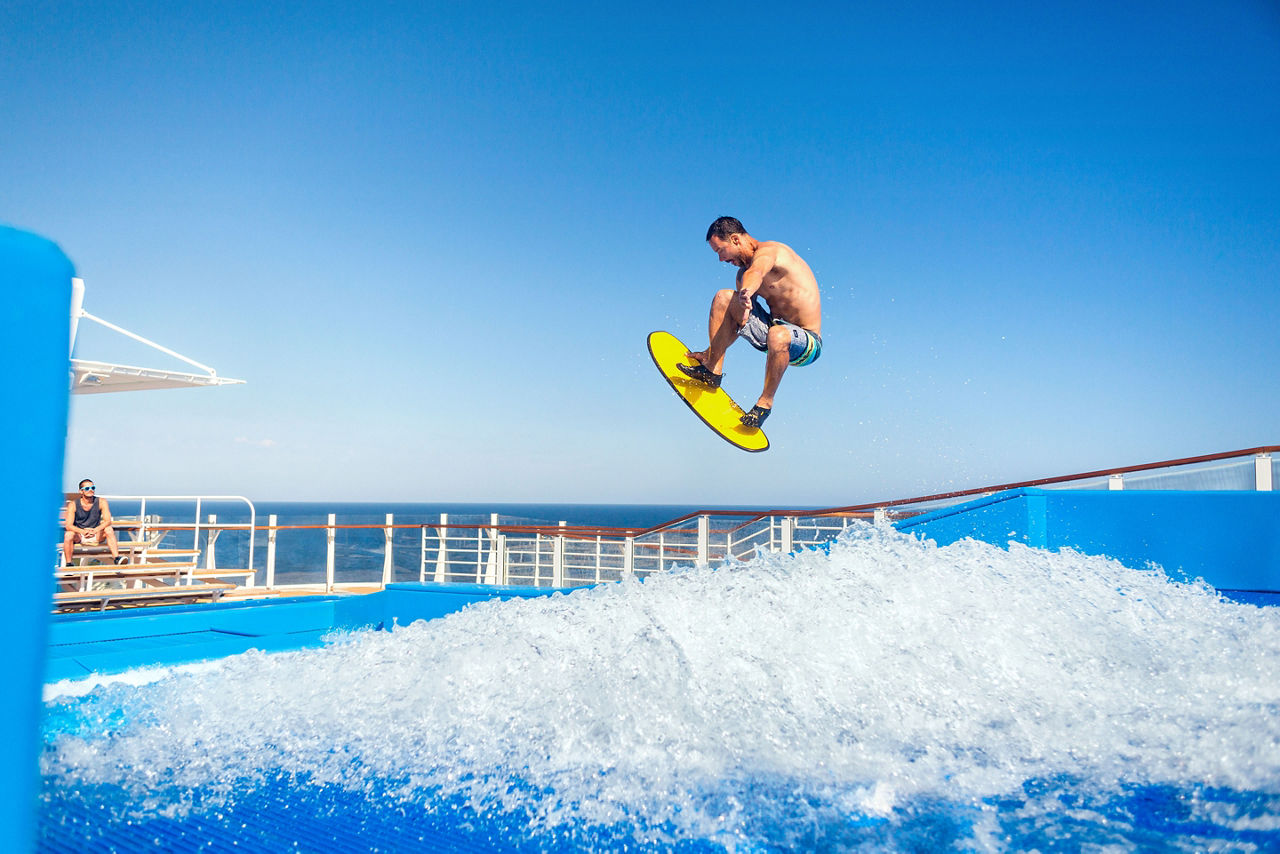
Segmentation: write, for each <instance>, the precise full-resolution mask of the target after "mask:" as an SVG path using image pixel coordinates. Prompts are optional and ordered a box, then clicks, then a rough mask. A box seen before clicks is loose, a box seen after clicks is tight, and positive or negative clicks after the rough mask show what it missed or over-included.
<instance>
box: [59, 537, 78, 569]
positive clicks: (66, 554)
mask: <svg viewBox="0 0 1280 854" xmlns="http://www.w3.org/2000/svg"><path fill="white" fill-rule="evenodd" d="M75 542H76V532H75V531H67V533H66V535H65V536H64V537H63V538H62V565H63V566H71V551H72V549H73V548H74V547H75Z"/></svg>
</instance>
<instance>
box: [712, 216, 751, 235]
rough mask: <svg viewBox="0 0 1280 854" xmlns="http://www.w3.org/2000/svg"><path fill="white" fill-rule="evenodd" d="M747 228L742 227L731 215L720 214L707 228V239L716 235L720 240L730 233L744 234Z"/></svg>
mask: <svg viewBox="0 0 1280 854" xmlns="http://www.w3.org/2000/svg"><path fill="white" fill-rule="evenodd" d="M746 233H747V230H746V229H745V228H743V227H742V223H740V222H738V221H737V220H736V219H734V218H733V217H731V216H722V217H720V218H719V219H717V220H716V221H715V222H713V223H711V227H710V228H708V229H707V240H710V239H711V238H713V237H718V238H720V239H721V240H728V239H729V235H731V234H746Z"/></svg>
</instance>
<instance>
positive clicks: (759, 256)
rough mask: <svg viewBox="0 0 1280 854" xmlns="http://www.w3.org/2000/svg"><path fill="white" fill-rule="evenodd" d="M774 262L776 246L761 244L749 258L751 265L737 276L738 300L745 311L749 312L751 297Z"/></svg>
mask: <svg viewBox="0 0 1280 854" xmlns="http://www.w3.org/2000/svg"><path fill="white" fill-rule="evenodd" d="M776 263H778V250H777V248H776V247H773V246H763V245H762V246H761V247H760V248H759V249H757V250H756V254H755V257H754V258H752V259H751V266H750V267H748V268H747V269H745V270H743V271H742V274H741V275H740V276H739V277H738V302H739V303H740V304H741V305H742V308H743V310H744V311H745V312H746V313H748V314H749V313H750V312H751V300H752V298H753V297H755V295H756V292H757V291H759V290H760V286H761V285H763V284H764V277H765V276H766V275H768V274H769V271H770V270H772V269H773V266H774V264H776ZM743 317H744V318H745V317H746V315H745V314H744V315H743Z"/></svg>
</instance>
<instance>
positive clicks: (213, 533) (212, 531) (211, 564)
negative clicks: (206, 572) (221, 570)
mask: <svg viewBox="0 0 1280 854" xmlns="http://www.w3.org/2000/svg"><path fill="white" fill-rule="evenodd" d="M216 524H218V517H217V516H215V515H214V514H213V513H210V514H209V548H208V549H207V550H205V553H204V568H205V569H217V567H218V562H217V561H216V560H215V559H214V556H213V547H214V545H215V544H216V543H217V542H218V529H217V528H215V527H214V525H216Z"/></svg>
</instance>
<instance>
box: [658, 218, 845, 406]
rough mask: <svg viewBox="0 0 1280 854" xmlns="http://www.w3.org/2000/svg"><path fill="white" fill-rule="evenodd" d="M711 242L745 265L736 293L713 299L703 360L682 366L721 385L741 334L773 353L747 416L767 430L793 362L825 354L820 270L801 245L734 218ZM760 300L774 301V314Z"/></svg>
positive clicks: (721, 224)
mask: <svg viewBox="0 0 1280 854" xmlns="http://www.w3.org/2000/svg"><path fill="white" fill-rule="evenodd" d="M707 244H708V245H710V246H711V249H712V251H713V252H715V253H716V255H717V256H719V258H720V260H721V261H723V262H725V263H726V264H732V265H734V266H735V267H737V268H738V286H737V289H736V290H728V289H726V290H722V291H720V292H718V293H717V294H716V296H715V299H713V300H712V301H711V320H710V322H709V323H708V337H709V338H710V343H709V344H708V345H707V349H705V350H702V351H699V352H697V353H689V355H690V356H692V357H693V358H694V359H697V360H698V364H697V365H694V366H693V367H688V366H686V365H680V366H679V368H680V370H681V371H683V372H684V373H685V374H686V375H688V376H690V377H692V378H693V379H695V380H699V381H701V382H703V383H705V384H706V385H708V386H710V387H711V388H719V387H720V380H721V378H722V377H723V371H724V354H725V351H727V350H728V349H729V345H730V344H732V343H733V342H734V341H735V340H736V339H737V337H738V336H739V335H740V336H742V337H743V338H745V339H747V341H748V342H750V344H751V346H752V347H755V348H756V349H757V350H760V351H762V352H764V353H768V357H767V358H766V359H765V368H764V391H762V392H760V397H759V398H757V399H756V405H755V406H753V407H751V411H750V412H748V413H747V414H746V415H743V416H742V423H743V424H745V425H746V426H748V427H759V426H760V425H761V424H763V423H764V420H765V419H766V418H768V417H769V413H770V412H772V411H773V395H774V393H775V392H777V390H778V384H779V383H780V382H782V374H783V372H785V371H786V370H787V365H796V366H800V365H808V364H810V363H811V362H813V361H814V360H816V359H817V358H818V356H819V355H820V354H821V353H822V336H821V333H822V301H821V299H820V297H819V296H818V282H817V281H816V280H815V279H814V277H813V271H812V270H810V269H809V265H808V264H806V263H805V262H804V259H803V258H801V257H800V256H799V255H797V254H796V253H795V250H794V249H792V248H791V247H790V246H787V245H786V244H785V243H778V242H777V241H774V240H756V239H755V238H754V237H752V236H751V235H749V234H747V230H746V229H745V228H743V227H742V223H740V222H738V221H737V220H736V219H734V218H733V217H731V216H722V217H720V218H719V219H717V220H716V221H715V222H713V223H711V227H710V228H709V229H707ZM757 297H763V298H764V301H765V302H766V303H768V305H769V308H768V311H766V310H765V308H764V307H763V306H761V305H760V301H759V299H757Z"/></svg>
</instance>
